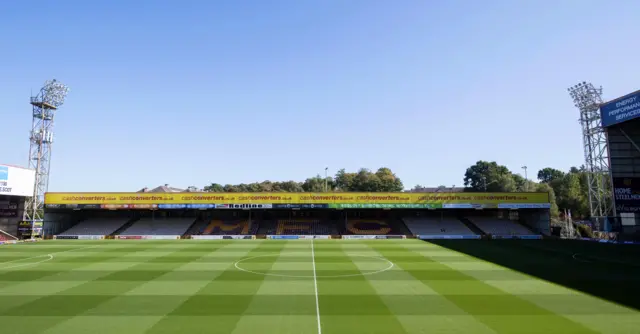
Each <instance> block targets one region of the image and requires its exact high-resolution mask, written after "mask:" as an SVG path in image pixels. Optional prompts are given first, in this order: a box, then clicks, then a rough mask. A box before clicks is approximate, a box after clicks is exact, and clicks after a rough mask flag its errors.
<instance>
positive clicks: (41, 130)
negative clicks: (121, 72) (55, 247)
mask: <svg viewBox="0 0 640 334" xmlns="http://www.w3.org/2000/svg"><path fill="white" fill-rule="evenodd" d="M68 92H69V88H68V87H67V86H65V85H64V84H63V83H61V82H59V81H57V80H55V79H54V80H48V81H46V82H45V84H44V86H43V87H42V88H41V89H40V91H39V92H38V95H36V96H32V97H31V106H32V122H31V132H30V133H29V143H30V145H29V164H28V166H29V168H31V169H33V170H35V181H34V187H33V196H32V197H30V198H28V199H27V203H26V207H25V210H24V219H25V220H27V221H38V220H42V219H43V218H44V217H43V210H44V194H45V192H47V189H48V187H49V167H50V165H51V144H53V119H54V116H55V113H56V111H57V110H58V108H59V107H60V106H61V105H62V104H64V100H65V98H66V97H67V93H68Z"/></svg>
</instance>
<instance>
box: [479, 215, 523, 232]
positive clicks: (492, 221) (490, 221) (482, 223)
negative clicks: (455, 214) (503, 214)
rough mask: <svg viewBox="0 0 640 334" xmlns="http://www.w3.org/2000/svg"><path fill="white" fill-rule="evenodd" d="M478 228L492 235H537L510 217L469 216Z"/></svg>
mask: <svg viewBox="0 0 640 334" xmlns="http://www.w3.org/2000/svg"><path fill="white" fill-rule="evenodd" d="M467 219H469V220H470V221H471V222H473V223H474V224H475V225H476V226H478V228H480V229H481V230H482V231H484V232H485V233H487V234H492V235H535V233H534V232H532V231H531V230H529V229H527V228H526V227H524V226H522V225H520V224H518V223H517V222H513V221H511V220H508V219H500V218H494V217H467Z"/></svg>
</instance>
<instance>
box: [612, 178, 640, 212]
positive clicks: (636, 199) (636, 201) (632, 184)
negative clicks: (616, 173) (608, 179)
mask: <svg viewBox="0 0 640 334" xmlns="http://www.w3.org/2000/svg"><path fill="white" fill-rule="evenodd" d="M613 194H614V199H615V205H616V212H618V213H629V212H640V178H638V177H614V178H613Z"/></svg>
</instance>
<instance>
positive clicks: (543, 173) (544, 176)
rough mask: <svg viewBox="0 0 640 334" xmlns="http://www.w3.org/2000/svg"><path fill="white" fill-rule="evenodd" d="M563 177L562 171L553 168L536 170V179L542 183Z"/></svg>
mask: <svg viewBox="0 0 640 334" xmlns="http://www.w3.org/2000/svg"><path fill="white" fill-rule="evenodd" d="M563 177H564V172H563V171H561V170H557V169H555V168H551V167H547V168H543V169H542V170H540V171H538V180H539V181H540V182H542V183H550V182H552V181H553V180H557V179H561V178H563Z"/></svg>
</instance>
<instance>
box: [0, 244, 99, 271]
mask: <svg viewBox="0 0 640 334" xmlns="http://www.w3.org/2000/svg"><path fill="white" fill-rule="evenodd" d="M95 247H98V245H93V246H86V247H79V248H72V249H67V250H64V251H60V252H55V253H50V254H43V255H36V256H32V257H27V258H23V259H15V260H11V261H6V262H0V265H3V264H7V263H13V262H17V261H24V260H30V259H37V258H40V257H45V256H46V257H48V258H47V259H44V260H41V261H37V262H31V263H21V264H17V265H14V266H8V267H0V270H5V269H13V268H20V267H26V266H32V265H36V264H40V263H43V262H47V261H51V260H53V254H62V253H66V252H70V251H74V250H80V249H87V248H95Z"/></svg>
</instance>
